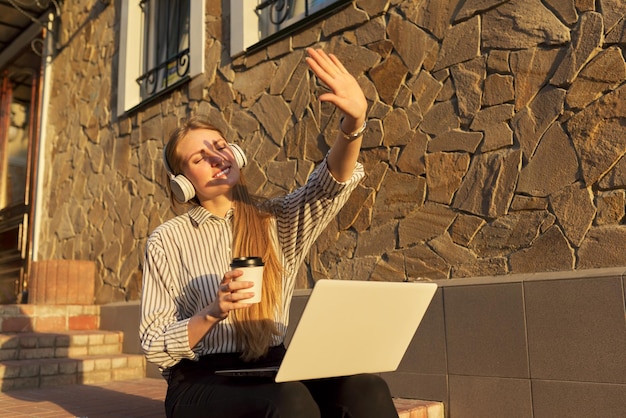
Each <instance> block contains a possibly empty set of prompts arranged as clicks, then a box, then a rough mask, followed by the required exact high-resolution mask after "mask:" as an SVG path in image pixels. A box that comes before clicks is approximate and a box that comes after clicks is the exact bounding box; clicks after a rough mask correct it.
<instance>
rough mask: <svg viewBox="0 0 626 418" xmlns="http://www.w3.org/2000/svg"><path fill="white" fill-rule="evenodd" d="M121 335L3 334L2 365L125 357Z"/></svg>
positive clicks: (71, 333)
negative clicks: (96, 357) (46, 360)
mask: <svg viewBox="0 0 626 418" xmlns="http://www.w3.org/2000/svg"><path fill="white" fill-rule="evenodd" d="M123 343H124V333H123V332H121V331H100V330H94V331H59V332H48V333H36V332H24V333H2V334H0V361H7V360H31V359H43V358H67V357H70V358H75V357H82V356H94V355H105V354H121V353H122V348H123Z"/></svg>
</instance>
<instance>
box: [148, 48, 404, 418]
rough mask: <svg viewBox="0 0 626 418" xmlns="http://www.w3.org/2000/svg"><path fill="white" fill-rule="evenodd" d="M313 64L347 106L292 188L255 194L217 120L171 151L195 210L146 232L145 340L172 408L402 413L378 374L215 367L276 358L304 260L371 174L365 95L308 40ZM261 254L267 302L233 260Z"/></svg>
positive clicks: (225, 413) (173, 174) (253, 413)
mask: <svg viewBox="0 0 626 418" xmlns="http://www.w3.org/2000/svg"><path fill="white" fill-rule="evenodd" d="M307 53H308V56H307V58H306V61H307V63H308V65H309V67H310V68H311V70H312V71H313V72H314V73H315V75H316V76H317V77H318V78H319V79H320V80H321V81H322V82H324V83H325V84H326V85H327V86H328V87H329V88H330V90H331V91H330V92H328V93H324V94H322V95H321V96H320V97H319V99H320V100H322V101H327V102H330V103H333V104H334V105H335V106H337V108H338V109H339V110H340V111H341V112H342V113H343V118H342V120H341V126H340V134H339V135H338V137H337V139H336V141H335V143H334V144H333V146H332V147H331V149H330V151H329V152H328V154H327V155H326V158H325V159H324V160H323V161H322V163H321V164H320V165H319V166H318V167H317V168H316V169H315V171H314V172H313V173H312V174H311V176H310V177H309V180H308V181H307V183H306V185H304V186H303V187H301V188H299V189H297V190H296V191H294V192H292V193H290V194H288V195H286V196H283V197H280V198H274V199H271V200H266V201H260V202H259V201H257V200H255V199H253V198H252V197H251V196H250V195H249V194H248V191H247V189H246V186H245V181H244V178H243V176H242V174H241V172H240V166H241V165H243V164H244V163H245V156H243V155H242V154H241V151H240V149H239V148H238V147H236V146H231V145H229V144H228V142H227V141H226V139H225V138H224V137H223V136H222V134H221V133H220V132H219V131H218V130H217V129H216V128H215V127H213V126H211V125H210V124H208V123H207V122H205V121H202V120H199V119H190V120H188V121H186V122H185V123H184V124H183V125H182V126H180V127H179V128H178V129H176V130H175V131H174V132H173V133H172V135H171V137H170V140H169V142H168V143H167V145H166V148H165V150H164V163H165V166H166V169H167V171H168V174H169V175H170V178H171V182H170V185H171V186H172V193H173V195H174V196H175V197H176V199H177V200H179V201H187V200H190V201H191V202H190V203H191V207H190V209H189V210H188V212H187V213H186V214H184V215H180V216H177V217H175V218H174V219H171V220H169V221H167V222H165V223H164V224H162V225H161V226H159V227H158V228H157V229H156V230H155V231H154V232H153V233H152V234H151V235H150V237H149V239H148V242H147V246H146V257H145V262H144V272H143V292H142V310H141V311H142V312H141V314H142V316H141V325H140V338H141V344H142V347H143V350H144V352H145V354H146V356H147V359H148V360H149V361H151V362H154V363H156V364H157V365H158V366H159V367H160V369H161V371H162V373H163V375H164V377H165V378H166V379H167V380H168V391H167V396H166V400H165V409H166V413H167V416H168V417H185V418H188V417H219V418H229V417H254V418H258V417H275V418H278V417H281V418H285V417H294V418H308V417H321V416H323V417H354V418H358V417H375V418H385V417H397V413H396V410H395V408H394V405H393V402H392V399H391V395H390V392H389V389H388V387H387V385H386V384H385V382H384V380H382V379H381V378H380V377H379V376H376V375H370V374H362V375H356V376H346V377H339V378H330V379H317V380H310V381H303V382H287V383H275V382H274V381H273V380H271V379H266V378H243V377H226V376H219V375H216V374H215V373H214V371H215V370H219V369H228V368H235V367H237V366H242V365H246V366H250V365H254V366H268V365H277V364H279V363H280V361H281V359H282V357H283V355H284V353H285V348H284V346H283V339H284V337H285V332H286V328H287V322H288V316H289V304H290V301H291V296H292V293H293V289H294V282H295V278H296V275H297V272H298V268H299V266H300V265H301V263H302V261H303V259H304V257H305V256H306V254H307V253H308V252H309V249H310V248H311V245H312V244H313V243H314V241H315V239H316V238H317V237H318V236H319V234H320V233H321V232H322V231H323V230H324V228H325V227H326V226H327V225H328V223H329V222H330V221H331V220H332V219H333V218H334V217H335V216H336V214H337V213H338V211H339V210H340V209H341V207H342V206H343V205H344V203H345V202H346V200H347V199H348V197H349V194H350V193H351V192H352V190H354V188H355V187H356V186H357V184H358V183H359V181H360V180H361V179H362V178H363V176H364V173H363V167H362V166H361V164H359V163H357V157H358V154H359V150H360V146H361V136H362V134H363V131H364V130H365V126H366V122H365V116H366V111H367V102H366V100H365V96H364V95H363V92H362V90H361V88H360V87H359V84H358V83H357V81H356V80H355V79H354V77H352V76H351V75H350V74H349V73H348V71H347V70H346V69H345V67H344V66H343V65H342V64H341V62H340V61H339V60H338V59H337V58H336V57H335V56H334V55H332V54H330V55H329V54H326V53H325V52H323V51H321V50H314V49H309V50H308V51H307ZM241 256H261V257H262V258H263V261H264V264H265V267H264V271H263V290H262V299H261V302H260V303H256V304H247V303H245V299H248V298H250V297H252V296H253V293H252V292H250V291H249V288H250V287H251V285H252V284H251V283H250V282H246V281H236V280H235V279H237V278H238V277H240V276H241V275H242V273H241V272H240V271H238V270H232V269H231V267H230V262H231V260H232V259H233V258H235V257H241Z"/></svg>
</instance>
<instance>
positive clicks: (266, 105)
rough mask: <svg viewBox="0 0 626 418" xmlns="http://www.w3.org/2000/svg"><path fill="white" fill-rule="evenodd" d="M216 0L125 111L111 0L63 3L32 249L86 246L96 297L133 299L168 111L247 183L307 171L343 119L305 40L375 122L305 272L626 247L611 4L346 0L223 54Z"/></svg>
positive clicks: (593, 259) (625, 95)
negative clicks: (173, 74) (185, 71)
mask: <svg viewBox="0 0 626 418" xmlns="http://www.w3.org/2000/svg"><path fill="white" fill-rule="evenodd" d="M226 3H227V2H226ZM226 3H225V2H213V1H207V9H206V15H207V19H206V38H207V41H206V44H205V57H206V68H205V72H204V74H203V75H201V76H200V77H198V78H195V79H193V80H192V81H191V82H189V83H188V84H186V85H184V86H182V87H180V88H179V89H178V90H175V91H174V92H172V93H171V94H168V95H166V96H164V97H162V98H160V99H158V100H156V101H153V102H151V103H149V104H146V105H145V106H142V107H140V108H139V109H138V110H136V111H134V112H132V113H130V114H127V115H125V116H122V117H119V118H118V117H116V116H115V115H116V111H117V110H116V109H115V103H116V96H117V92H116V86H117V83H118V81H117V62H118V60H119V55H118V54H119V51H118V50H117V49H116V48H117V46H118V45H119V37H118V28H119V21H118V20H117V19H119V11H118V10H115V9H116V7H118V5H119V3H118V2H101V1H98V0H83V1H79V2H64V3H63V4H62V5H61V7H62V9H63V10H62V16H63V25H62V33H61V34H60V42H61V43H62V45H63V46H64V47H63V48H62V49H61V50H60V52H59V53H58V55H57V56H56V57H55V59H54V64H53V75H52V83H53V84H52V85H53V87H52V94H51V98H50V111H49V115H48V124H47V126H46V127H45V129H46V130H47V137H48V138H50V140H49V142H48V145H47V149H46V150H45V152H46V153H47V154H48V155H49V156H50V160H49V162H48V164H47V172H46V177H45V186H46V187H45V190H46V191H47V195H46V196H45V204H44V208H45V213H46V214H47V218H45V219H44V220H43V222H44V223H43V228H42V236H43V237H45V239H42V240H41V242H42V247H41V249H40V254H39V258H40V259H44V260H45V259H59V258H65V259H84V260H93V261H95V262H96V276H97V283H96V302H97V303H107V302H114V301H121V300H136V299H137V298H139V293H140V288H141V262H142V254H143V249H144V245H145V241H146V238H147V236H148V234H149V233H150V232H151V231H152V230H153V229H154V228H155V227H156V226H157V225H158V224H159V223H161V222H162V221H164V220H166V219H168V218H170V217H171V216H173V214H174V212H173V211H172V209H171V207H170V202H169V200H168V196H167V191H166V187H165V184H166V182H165V175H164V172H163V169H162V165H161V157H160V156H161V150H162V147H163V144H164V142H165V141H166V140H167V133H168V132H169V131H171V129H172V128H174V127H175V126H176V124H177V123H178V121H179V119H180V118H183V117H185V116H188V115H189V114H191V113H194V114H198V115H203V116H206V117H208V118H209V119H210V120H211V121H212V122H213V123H214V124H215V125H216V126H217V127H219V128H220V129H222V130H223V133H224V135H225V136H226V138H228V139H229V140H230V141H233V142H237V143H239V144H241V145H242V147H243V148H244V149H245V151H246V152H247V154H248V158H249V160H250V165H249V167H248V168H246V170H245V171H244V174H245V176H246V178H247V180H248V183H249V184H250V186H251V188H252V190H253V191H254V192H255V193H258V194H262V195H266V196H271V195H275V194H277V193H283V192H286V191H288V190H291V189H293V188H295V187H298V186H300V185H302V184H303V183H304V182H305V180H306V178H307V176H308V175H309V173H310V172H311V170H312V169H313V167H314V166H315V164H317V163H319V161H320V160H321V159H322V158H323V156H324V154H325V152H326V150H327V149H328V147H329V144H330V142H331V141H332V140H333V139H334V138H335V135H336V133H337V128H338V124H339V117H340V115H339V113H338V112H336V111H335V109H334V107H333V106H332V105H328V104H322V103H320V102H319V101H318V95H319V92H320V91H322V89H323V87H322V86H321V85H320V83H319V82H318V80H316V79H315V77H314V76H312V74H311V72H310V71H308V69H307V67H306V64H305V62H304V56H305V48H307V47H323V48H324V49H326V50H327V51H329V52H332V53H334V54H336V55H337V56H338V57H339V58H340V59H342V60H343V62H344V63H345V64H346V66H347V68H348V69H349V71H350V72H351V73H352V74H354V75H355V76H356V77H357V79H358V81H359V83H360V84H361V85H362V87H363V89H364V91H365V93H366V96H367V99H368V101H369V114H368V118H369V125H368V130H367V133H366V135H365V138H364V142H363V150H362V152H361V161H362V162H363V164H364V165H365V168H366V171H367V178H366V179H365V180H364V181H363V182H362V184H361V185H360V186H359V188H358V189H357V190H356V191H355V192H354V194H353V196H352V197H351V199H350V201H349V202H348V204H347V205H346V207H345V208H344V209H343V210H342V211H341V213H340V215H339V216H338V217H337V219H336V221H335V222H333V223H332V224H331V225H330V226H329V227H328V228H327V229H326V231H325V232H324V233H323V236H322V237H321V239H319V240H318V243H317V245H316V246H315V247H314V248H313V250H312V251H311V253H310V255H309V256H308V257H307V259H306V264H305V266H304V267H303V268H302V270H301V275H300V281H299V286H300V287H310V286H311V285H312V283H313V282H314V281H315V280H318V279H320V278H324V277H332V278H359V279H364V280H368V279H370V280H393V281H400V280H405V279H408V280H416V279H419V278H430V279H448V278H462V277H469V276H488V275H495V276H499V275H508V274H512V273H528V272H547V271H570V270H579V269H589V268H599V267H614V266H620V265H626V252H624V251H623V248H625V247H626V225H625V224H624V215H625V205H626V158H623V157H624V154H625V152H626V123H625V122H626V100H625V99H626V83H625V81H626V65H625V62H624V49H625V48H626V23H625V22H626V19H625V17H626V3H625V2H623V1H621V0H598V1H591V0H558V1H557V0H543V1H541V0H484V1H477V0H476V1H472V0H466V1H463V0H421V1H417V0H412V1H411V0H389V1H384V0H383V1H381V0H357V1H354V2H351V3H349V4H348V5H347V6H346V7H345V8H343V9H341V10H339V11H337V12H336V13H334V14H332V15H331V16H328V17H327V18H325V19H324V20H322V21H318V22H317V23H315V24H313V25H312V26H309V27H306V28H304V29H302V30H300V31H297V32H295V33H292V34H290V35H289V36H287V37H284V38H282V39H279V40H276V41H275V42H273V43H272V44H270V45H268V46H267V47H265V48H262V49H260V50H257V51H256V52H253V53H248V54H244V55H241V56H238V57H235V58H231V57H230V54H229V50H228V41H227V39H226V37H225V35H224V34H225V33H228V25H229V22H228V19H227V18H226V17H227V16H228V15H229V11H228V10H222V7H221V5H222V4H226ZM225 7H226V6H225ZM223 17H224V18H223ZM70 74H71V75H72V76H71V77H69V76H68V75H70Z"/></svg>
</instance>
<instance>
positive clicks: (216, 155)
mask: <svg viewBox="0 0 626 418" xmlns="http://www.w3.org/2000/svg"><path fill="white" fill-rule="evenodd" d="M176 153H177V154H178V156H179V157H180V161H181V170H182V172H183V174H184V175H185V177H187V178H188V179H189V181H191V183H192V184H193V186H194V188H195V189H196V196H197V197H198V199H199V200H200V202H201V203H202V202H204V201H208V200H212V199H215V198H216V197H218V196H223V195H227V196H229V197H230V196H231V191H232V188H233V187H234V186H235V185H236V184H237V182H238V181H239V175H240V172H239V166H238V165H237V161H236V159H235V155H234V154H233V151H232V150H231V149H230V147H229V146H228V143H227V142H226V140H225V139H224V138H222V135H221V134H220V133H219V132H217V131H214V130H210V129H195V130H192V131H190V132H189V133H188V134H187V135H186V136H185V137H184V138H183V139H181V140H180V142H179V143H178V145H177V147H176Z"/></svg>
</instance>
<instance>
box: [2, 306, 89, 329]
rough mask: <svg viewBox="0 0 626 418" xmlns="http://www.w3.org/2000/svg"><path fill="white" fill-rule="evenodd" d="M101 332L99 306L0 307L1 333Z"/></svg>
mask: <svg viewBox="0 0 626 418" xmlns="http://www.w3.org/2000/svg"><path fill="white" fill-rule="evenodd" d="M98 328H100V306H98V305H29V304H14V305H0V332H3V333H4V332H33V331H35V332H54V331H72V330H96V329H98Z"/></svg>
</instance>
